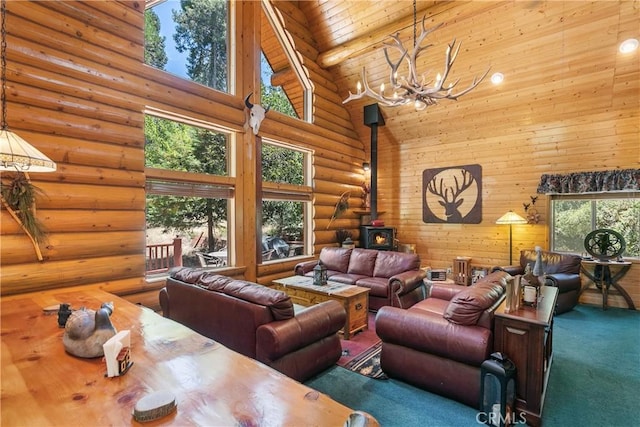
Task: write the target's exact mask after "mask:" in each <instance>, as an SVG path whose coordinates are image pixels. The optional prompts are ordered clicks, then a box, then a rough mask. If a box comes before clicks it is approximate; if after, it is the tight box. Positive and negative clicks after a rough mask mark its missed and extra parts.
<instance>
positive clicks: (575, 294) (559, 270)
mask: <svg viewBox="0 0 640 427" xmlns="http://www.w3.org/2000/svg"><path fill="white" fill-rule="evenodd" d="M536 255H537V254H536V251H534V250H524V251H520V264H519V265H510V266H505V267H494V268H493V270H494V271H495V270H502V271H506V272H507V273H509V274H511V275H512V276H515V275H518V274H520V275H522V274H524V270H525V268H526V266H527V264H529V265H531V269H532V270H533V265H534V264H535V262H536ZM541 255H542V272H543V273H544V276H545V282H546V283H545V284H546V285H547V286H554V287H556V288H558V301H557V303H556V314H560V313H564V312H567V311H570V310H572V309H573V307H575V306H576V304H578V299H579V297H580V289H581V288H582V281H581V279H580V262H581V261H582V258H581V257H579V256H578V255H571V254H561V253H556V252H546V251H542V252H541Z"/></svg>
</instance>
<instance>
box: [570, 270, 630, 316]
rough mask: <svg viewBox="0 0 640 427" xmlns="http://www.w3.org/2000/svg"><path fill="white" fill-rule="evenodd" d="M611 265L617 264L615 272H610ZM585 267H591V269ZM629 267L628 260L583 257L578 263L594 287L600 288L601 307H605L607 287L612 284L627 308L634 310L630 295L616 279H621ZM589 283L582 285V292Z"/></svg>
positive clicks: (604, 308)
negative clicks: (602, 259)
mask: <svg viewBox="0 0 640 427" xmlns="http://www.w3.org/2000/svg"><path fill="white" fill-rule="evenodd" d="M611 266H618V267H620V269H618V271H617V272H615V273H612V272H611ZM587 267H593V268H592V269H590V268H587ZM630 268H631V263H630V262H628V261H620V262H618V261H600V260H586V259H583V260H582V262H581V263H580V271H582V274H584V275H585V276H587V277H588V278H589V280H591V282H593V283H595V285H596V287H598V288H599V289H601V290H602V309H603V310H606V309H607V299H608V297H609V288H610V287H611V286H613V287H614V288H616V290H617V291H618V292H620V295H622V297H623V298H624V300H625V301H626V302H627V305H628V306H629V310H635V309H636V306H635V305H634V304H633V300H632V299H631V296H630V295H629V294H628V293H627V291H626V290H625V289H624V288H623V287H622V286H621V285H620V284H618V280H620V279H622V278H623V277H624V275H625V274H627V271H629V269H630ZM589 286H590V285H589V284H588V285H587V286H585V287H583V288H582V289H581V290H580V294H582V293H583V292H584V291H585V290H586V289H587V288H588V287H589Z"/></svg>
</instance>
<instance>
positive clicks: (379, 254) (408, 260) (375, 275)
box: [294, 247, 426, 311]
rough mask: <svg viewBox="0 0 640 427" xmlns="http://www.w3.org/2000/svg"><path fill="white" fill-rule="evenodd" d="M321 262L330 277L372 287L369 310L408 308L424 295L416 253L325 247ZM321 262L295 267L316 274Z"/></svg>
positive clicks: (351, 283)
mask: <svg viewBox="0 0 640 427" xmlns="http://www.w3.org/2000/svg"><path fill="white" fill-rule="evenodd" d="M319 259H320V261H321V262H322V263H323V264H324V266H325V267H326V268H327V276H328V277H329V280H331V281H335V282H339V283H346V284H349V285H357V286H362V287H365V288H369V310H371V311H377V310H378V309H379V308H380V307H383V306H386V305H390V306H393V307H400V308H407V307H410V306H412V305H413V304H415V303H416V302H418V301H420V300H423V299H424V298H425V289H424V282H423V279H424V278H425V277H426V273H425V272H424V271H423V270H421V269H420V257H418V255H417V254H409V253H403V252H392V251H378V250H375V249H362V248H354V249H350V248H336V247H324V248H322V250H321V251H320V257H319ZM317 264H318V261H306V262H302V263H299V264H297V265H296V266H295V268H294V271H295V274H297V275H300V276H313V268H314V267H315V266H316V265H317Z"/></svg>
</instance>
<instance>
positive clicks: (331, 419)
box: [1, 289, 352, 426]
mask: <svg viewBox="0 0 640 427" xmlns="http://www.w3.org/2000/svg"><path fill="white" fill-rule="evenodd" d="M103 301H114V305H115V310H114V312H113V314H112V316H111V317H112V323H113V324H114V326H115V327H116V328H117V329H118V330H126V329H128V330H130V331H131V360H132V361H133V366H131V368H130V369H129V371H128V372H127V373H126V374H125V375H124V376H121V377H114V378H107V377H105V373H106V366H105V362H104V361H103V360H102V359H101V358H96V359H80V358H76V357H74V356H71V355H69V354H67V353H65V351H64V347H63V345H62V333H63V331H64V329H61V328H59V327H58V323H57V315H56V313H55V312H53V313H51V314H47V313H45V312H44V311H43V308H45V307H48V306H51V305H54V304H59V303H62V302H67V303H71V305H72V308H79V307H81V306H87V307H88V308H89V307H94V308H95V307H99V306H100V303H101V302H103ZM1 308H2V356H1V357H2V372H1V373H2V395H1V400H2V419H1V424H2V425H3V426H12V425H49V426H54V425H69V424H70V423H72V424H73V423H75V424H87V423H89V424H92V425H120V426H122V425H131V424H134V422H133V419H132V412H133V409H134V406H135V404H136V402H137V401H138V400H139V399H141V398H142V397H144V396H145V395H147V394H149V393H152V392H157V391H163V390H167V391H170V392H171V393H173V394H174V395H175V396H176V401H177V411H174V412H173V413H172V414H170V415H168V416H167V417H165V418H162V420H161V421H158V423H161V424H162V425H181V426H184V425H291V426H294V425H299V426H301V425H309V424H317V425H343V424H344V422H345V420H347V418H348V417H349V416H350V414H351V413H352V411H351V410H350V409H349V408H347V407H346V406H343V405H341V404H339V403H337V402H335V401H333V400H331V399H330V398H329V397H328V396H326V395H324V394H321V393H319V392H317V391H315V390H313V389H311V388H309V387H306V386H304V385H303V384H301V383H299V382H297V381H294V380H292V379H290V378H288V377H286V376H285V375H283V374H281V373H279V372H278V371H276V370H274V369H271V368H269V367H268V366H266V365H263V364H261V363H259V362H256V361H255V360H253V359H250V358H248V357H245V356H243V355H240V354H238V353H235V352H233V351H231V350H229V349H227V348H226V347H224V346H222V345H220V344H218V343H217V342H215V341H213V340H211V339H208V338H206V337H204V336H202V335H199V334H197V333H195V332H193V331H192V330H191V329H189V328H187V327H185V326H182V325H181V324H179V323H177V322H174V321H172V320H169V319H165V318H163V317H162V316H160V315H158V314H156V313H154V312H153V311H151V310H149V309H146V308H144V307H141V306H138V305H134V304H131V303H129V302H127V301H125V300H123V299H121V298H118V297H116V296H114V295H112V294H108V293H106V292H103V291H96V290H86V291H83V290H79V291H78V290H75V291H74V290H68V289H57V290H54V291H48V292H40V293H32V294H22V295H14V296H10V297H3V298H2V301H1ZM154 425H157V424H154Z"/></svg>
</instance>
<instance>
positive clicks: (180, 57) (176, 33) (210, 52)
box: [144, 0, 230, 92]
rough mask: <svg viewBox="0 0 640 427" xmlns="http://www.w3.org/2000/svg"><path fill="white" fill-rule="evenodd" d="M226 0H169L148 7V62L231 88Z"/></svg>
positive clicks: (146, 21)
mask: <svg viewBox="0 0 640 427" xmlns="http://www.w3.org/2000/svg"><path fill="white" fill-rule="evenodd" d="M228 35H229V7H228V3H227V1H225V0H181V1H176V0H169V1H163V2H158V3H155V4H153V5H152V7H150V8H148V9H147V10H146V11H145V55H144V59H145V63H146V64H148V65H151V66H153V67H156V68H160V69H161V70H165V71H168V72H170V73H172V74H175V75H177V76H179V77H182V78H185V79H190V80H193V81H194V82H197V83H200V84H203V85H206V86H208V87H210V88H213V89H216V90H219V91H223V92H229V67H230V64H229V61H228V51H229V37H228Z"/></svg>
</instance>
